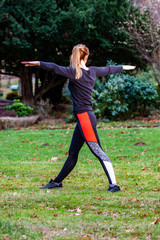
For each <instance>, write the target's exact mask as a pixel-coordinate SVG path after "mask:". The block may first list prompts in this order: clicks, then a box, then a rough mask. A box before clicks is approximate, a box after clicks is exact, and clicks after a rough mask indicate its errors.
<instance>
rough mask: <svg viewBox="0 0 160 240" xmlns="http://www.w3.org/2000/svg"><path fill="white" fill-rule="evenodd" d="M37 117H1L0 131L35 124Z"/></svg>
mask: <svg viewBox="0 0 160 240" xmlns="http://www.w3.org/2000/svg"><path fill="white" fill-rule="evenodd" d="M38 119H39V115H33V116H26V117H1V118H0V130H1V129H8V128H15V127H28V126H30V125H33V124H34V123H36V122H37V121H38Z"/></svg>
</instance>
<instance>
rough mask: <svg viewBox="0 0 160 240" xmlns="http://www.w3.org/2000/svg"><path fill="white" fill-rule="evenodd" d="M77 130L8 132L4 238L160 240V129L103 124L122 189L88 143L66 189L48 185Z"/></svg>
mask: <svg viewBox="0 0 160 240" xmlns="http://www.w3.org/2000/svg"><path fill="white" fill-rule="evenodd" d="M72 133H73V129H64V130H60V129H57V130H31V129H30V130H26V129H24V130H6V131H0V162H1V164H0V186H1V188H0V194H1V196H0V205H1V208H0V209H1V210H0V211H1V213H0V216H1V217H0V239H36V240H37V239H63V240H64V239H69V240H72V239H120V240H121V239H156V240H157V239H160V235H159V233H160V228H159V226H160V221H159V204H160V200H159V199H160V198H159V196H160V186H159V180H160V175H159V170H160V161H159V160H160V145H159V142H160V137H159V136H160V128H130V129H127V128H123V129H107V128H106V129H105V128H104V129H101V128H100V129H98V133H99V137H100V140H101V144H102V146H103V148H104V150H105V152H106V153H107V154H108V156H109V157H110V158H111V160H112V163H113V166H114V169H115V174H116V178H117V183H118V185H120V187H121V189H122V191H121V192H117V193H107V192H106V189H107V188H108V181H107V178H106V176H105V174H104V172H103V170H102V167H101V165H100V163H99V161H98V160H97V159H96V158H95V157H94V156H93V155H92V153H91V152H90V151H89V149H88V148H87V146H86V145H84V146H83V148H82V150H81V152H80V154H79V160H78V163H77V165H76V167H75V169H74V170H73V171H72V173H71V174H70V175H69V176H68V177H67V178H66V179H65V180H64V182H63V185H64V187H63V188H62V189H51V190H40V189H39V187H40V186H42V185H43V184H46V183H47V182H48V181H49V180H50V179H51V178H54V177H55V176H56V175H57V174H58V173H59V171H60V169H61V167H62V165H63V164H64V161H65V159H66V157H67V155H68V148H69V144H70V141H71V137H72Z"/></svg>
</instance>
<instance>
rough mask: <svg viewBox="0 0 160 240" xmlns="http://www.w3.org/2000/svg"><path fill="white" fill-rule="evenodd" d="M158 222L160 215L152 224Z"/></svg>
mask: <svg viewBox="0 0 160 240" xmlns="http://www.w3.org/2000/svg"><path fill="white" fill-rule="evenodd" d="M158 222H159V217H158V218H157V219H156V220H155V221H154V222H151V225H154V224H157V223H158Z"/></svg>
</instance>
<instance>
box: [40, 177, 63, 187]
mask: <svg viewBox="0 0 160 240" xmlns="http://www.w3.org/2000/svg"><path fill="white" fill-rule="evenodd" d="M62 187H63V186H62V183H61V182H60V183H56V182H54V181H53V179H51V180H50V181H49V183H48V184H46V185H45V186H43V187H40V189H44V188H48V189H49V188H62Z"/></svg>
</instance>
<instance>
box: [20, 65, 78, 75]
mask: <svg viewBox="0 0 160 240" xmlns="http://www.w3.org/2000/svg"><path fill="white" fill-rule="evenodd" d="M21 63H22V64H24V65H25V66H26V67H40V68H42V69H44V70H46V71H52V74H53V75H54V74H58V75H61V76H64V77H67V78H69V79H73V78H74V72H73V70H72V69H71V67H63V66H59V65H57V64H55V63H52V62H42V61H29V62H21Z"/></svg>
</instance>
